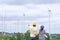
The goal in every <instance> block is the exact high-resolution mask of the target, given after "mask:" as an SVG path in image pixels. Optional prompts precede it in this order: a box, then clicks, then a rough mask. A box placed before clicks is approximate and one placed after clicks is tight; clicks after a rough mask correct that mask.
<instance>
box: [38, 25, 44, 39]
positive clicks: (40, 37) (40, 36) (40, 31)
mask: <svg viewBox="0 0 60 40" xmlns="http://www.w3.org/2000/svg"><path fill="white" fill-rule="evenodd" d="M44 35H45V30H44V26H43V25H41V29H40V30H39V40H45V36H44Z"/></svg>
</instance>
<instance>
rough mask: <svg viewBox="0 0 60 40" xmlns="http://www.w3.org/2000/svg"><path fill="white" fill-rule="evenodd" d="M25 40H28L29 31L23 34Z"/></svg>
mask: <svg viewBox="0 0 60 40" xmlns="http://www.w3.org/2000/svg"><path fill="white" fill-rule="evenodd" d="M25 39H26V40H30V31H29V30H28V31H27V32H26V33H25Z"/></svg>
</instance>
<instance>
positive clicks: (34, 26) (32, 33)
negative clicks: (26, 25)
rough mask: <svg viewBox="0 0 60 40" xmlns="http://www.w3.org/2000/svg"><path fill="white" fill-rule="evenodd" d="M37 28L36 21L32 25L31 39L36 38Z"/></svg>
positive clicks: (34, 39)
mask: <svg viewBox="0 0 60 40" xmlns="http://www.w3.org/2000/svg"><path fill="white" fill-rule="evenodd" d="M36 35H37V30H36V22H33V26H32V27H30V40H36Z"/></svg>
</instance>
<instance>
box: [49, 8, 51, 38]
mask: <svg viewBox="0 0 60 40" xmlns="http://www.w3.org/2000/svg"><path fill="white" fill-rule="evenodd" d="M48 12H49V13H48V14H49V35H50V39H51V32H50V27H51V21H50V19H51V18H50V17H51V10H50V9H48Z"/></svg>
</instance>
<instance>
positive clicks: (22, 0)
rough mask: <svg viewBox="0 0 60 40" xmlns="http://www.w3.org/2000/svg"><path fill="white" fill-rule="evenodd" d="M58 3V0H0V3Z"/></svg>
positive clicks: (59, 0) (59, 1)
mask: <svg viewBox="0 0 60 40" xmlns="http://www.w3.org/2000/svg"><path fill="white" fill-rule="evenodd" d="M50 3H60V0H0V4H8V5H24V4H50Z"/></svg>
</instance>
